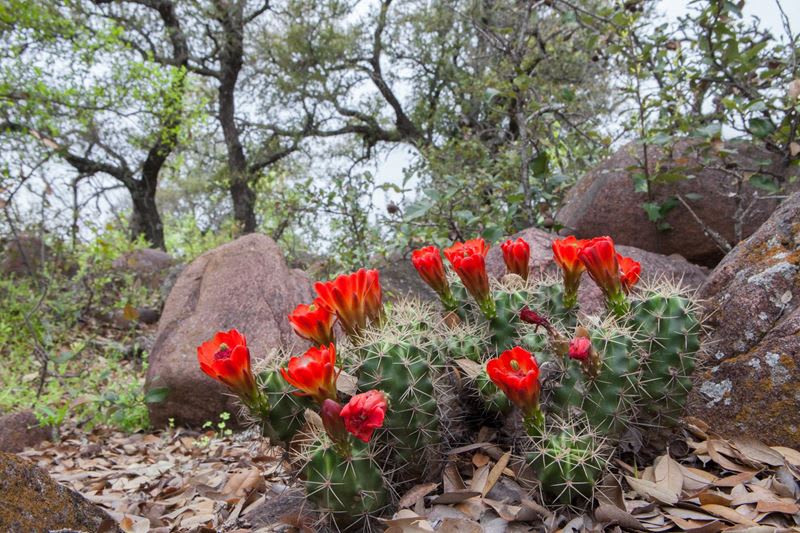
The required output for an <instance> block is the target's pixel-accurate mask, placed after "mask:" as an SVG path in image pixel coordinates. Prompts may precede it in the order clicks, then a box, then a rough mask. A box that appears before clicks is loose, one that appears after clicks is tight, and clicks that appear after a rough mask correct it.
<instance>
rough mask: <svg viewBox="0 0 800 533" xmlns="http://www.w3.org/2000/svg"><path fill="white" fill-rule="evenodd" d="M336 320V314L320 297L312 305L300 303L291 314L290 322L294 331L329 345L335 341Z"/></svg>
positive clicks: (319, 344) (320, 344) (315, 342)
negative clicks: (334, 324) (334, 327)
mask: <svg viewBox="0 0 800 533" xmlns="http://www.w3.org/2000/svg"><path fill="white" fill-rule="evenodd" d="M335 320H336V315H334V314H333V313H332V312H331V310H330V309H328V308H327V307H326V306H325V304H324V303H323V302H322V300H320V299H319V298H317V299H316V300H314V303H312V304H311V305H306V304H300V305H298V306H297V307H295V309H294V311H292V313H291V314H290V315H289V323H290V324H291V325H292V329H294V332H295V333H297V334H298V335H299V336H301V337H302V338H304V339H308V340H310V341H312V342H313V343H314V344H316V345H318V346H327V345H328V344H331V343H333V342H334V341H335V337H334V334H333V322H334V321H335Z"/></svg>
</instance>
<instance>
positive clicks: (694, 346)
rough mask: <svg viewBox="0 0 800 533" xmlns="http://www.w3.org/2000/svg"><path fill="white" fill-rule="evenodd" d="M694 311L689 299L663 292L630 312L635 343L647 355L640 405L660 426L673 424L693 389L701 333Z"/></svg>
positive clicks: (693, 305)
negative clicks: (656, 419) (642, 398)
mask: <svg viewBox="0 0 800 533" xmlns="http://www.w3.org/2000/svg"><path fill="white" fill-rule="evenodd" d="M695 307H696V304H695V303H694V302H693V301H692V300H690V299H689V298H687V297H685V296H682V295H680V294H669V292H668V291H663V293H658V292H654V293H652V294H649V295H645V297H644V298H643V299H641V300H639V301H635V302H634V303H633V306H632V309H631V323H632V325H633V327H634V328H635V331H636V338H637V341H638V342H639V344H640V345H641V346H642V349H643V350H644V352H645V353H646V354H647V355H646V358H645V361H644V365H643V372H642V377H641V381H640V383H641V388H642V394H643V396H644V402H643V405H644V407H645V409H646V410H647V412H648V413H650V414H651V415H655V416H657V417H658V418H659V421H658V423H660V424H661V425H668V424H674V423H675V421H676V420H677V417H678V416H680V413H681V411H682V409H683V405H684V404H685V402H686V398H687V396H688V394H689V390H690V389H691V387H692V380H691V375H692V372H694V368H695V364H696V360H697V357H696V354H697V351H698V350H699V348H700V333H701V327H700V322H699V320H698V318H697V313H696V310H695Z"/></svg>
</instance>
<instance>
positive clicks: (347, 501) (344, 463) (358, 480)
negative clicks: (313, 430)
mask: <svg viewBox="0 0 800 533" xmlns="http://www.w3.org/2000/svg"><path fill="white" fill-rule="evenodd" d="M307 454H308V461H307V463H306V464H305V466H304V467H303V470H302V477H303V479H304V482H305V489H306V494H307V496H308V499H309V500H310V501H312V502H313V503H315V504H316V505H317V507H318V508H319V509H322V510H324V511H325V512H327V513H330V514H331V515H332V518H333V520H334V521H335V522H336V524H337V525H338V526H339V527H347V526H353V527H356V526H357V525H359V522H362V521H363V520H366V518H367V517H368V516H369V515H371V514H373V513H376V512H377V511H379V510H380V509H382V508H383V507H385V506H386V504H387V500H388V498H387V491H386V484H385V482H384V479H383V473H382V472H381V469H380V467H379V466H378V464H377V463H376V462H375V460H374V459H373V458H372V456H371V455H370V450H369V447H368V446H367V445H366V444H363V443H360V442H356V443H354V444H353V446H352V449H351V452H350V455H349V456H346V457H343V455H342V454H340V453H338V452H337V451H336V450H335V449H334V448H333V447H332V446H331V444H330V443H326V442H321V443H316V444H315V445H312V446H311V447H310V448H309V450H307Z"/></svg>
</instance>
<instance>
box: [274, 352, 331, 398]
mask: <svg viewBox="0 0 800 533" xmlns="http://www.w3.org/2000/svg"><path fill="white" fill-rule="evenodd" d="M281 375H282V376H283V379H285V380H286V381H288V382H289V384H290V385H292V386H294V387H297V388H298V389H300V391H301V392H299V393H296V394H298V395H299V396H311V397H312V398H314V400H315V401H317V402H319V403H320V404H321V403H323V402H324V401H325V400H327V399H330V400H335V399H336V378H337V377H338V374H337V372H336V346H334V345H333V344H329V345H328V346H320V347H318V348H317V347H313V348H309V349H308V351H306V353H304V354H303V355H301V356H299V357H292V358H291V359H289V364H287V365H286V368H285V369H284V368H281Z"/></svg>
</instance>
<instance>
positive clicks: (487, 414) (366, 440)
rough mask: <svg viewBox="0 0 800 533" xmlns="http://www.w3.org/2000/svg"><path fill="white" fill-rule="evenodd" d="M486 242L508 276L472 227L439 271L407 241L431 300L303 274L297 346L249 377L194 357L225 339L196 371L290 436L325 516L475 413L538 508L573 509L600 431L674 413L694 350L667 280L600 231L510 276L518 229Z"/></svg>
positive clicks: (685, 311) (434, 454)
mask: <svg viewBox="0 0 800 533" xmlns="http://www.w3.org/2000/svg"><path fill="white" fill-rule="evenodd" d="M502 249H503V255H504V259H505V262H506V265H507V267H508V271H509V273H508V274H506V275H505V276H503V278H502V279H499V280H496V279H491V280H490V279H489V277H488V275H487V273H486V266H485V255H486V252H487V251H488V246H486V245H485V243H484V242H483V241H482V240H481V239H475V240H472V241H467V242H465V243H457V244H456V245H454V246H453V247H451V248H448V249H446V250H444V256H445V257H446V258H447V260H448V262H449V263H450V266H451V268H450V269H449V270H450V271H449V272H448V269H447V268H446V267H445V265H444V262H443V261H442V254H441V253H440V251H439V250H438V249H437V248H435V247H432V246H430V247H426V248H423V249H421V250H417V251H415V252H414V254H413V256H412V262H413V263H414V266H415V267H416V268H417V270H418V272H419V273H420V275H421V276H422V278H423V279H424V280H425V281H426V282H427V283H428V284H429V285H430V286H431V287H432V288H433V289H434V291H436V293H437V294H438V295H439V297H440V301H441V307H436V306H432V305H430V304H423V303H420V302H418V301H414V300H404V301H403V300H401V301H396V302H391V303H387V304H386V305H383V304H382V302H381V294H380V283H379V280H378V273H377V271H365V270H363V269H362V270H360V271H358V272H356V273H354V274H349V275H344V276H340V277H339V278H337V279H335V280H333V281H330V282H327V283H324V284H323V283H318V284H317V286H316V288H317V293H318V295H319V298H317V300H315V302H314V303H313V304H311V305H300V306H298V308H297V309H296V310H295V311H294V312H293V313H292V314H291V315H290V316H289V320H290V322H291V323H292V325H293V327H294V329H295V331H296V332H297V333H298V334H299V335H300V336H302V337H304V338H306V339H308V340H309V341H310V342H311V344H312V345H313V346H312V347H311V348H310V349H309V351H308V352H306V353H305V354H303V355H301V356H295V357H292V358H290V359H289V360H288V362H286V361H282V362H281V365H280V366H279V368H273V369H267V370H264V371H263V372H260V373H259V374H258V379H255V380H248V379H247V378H246V376H245V377H242V378H239V379H238V380H233V379H228V378H226V379H227V381H226V380H225V379H223V377H224V376H223V374H224V372H216V373H215V371H214V368H215V367H213V364H212V363H214V364H220V365H221V363H220V361H222V362H224V361H225V357H227V356H228V354H229V353H230V352H231V350H232V348H231V347H230V346H228V345H226V344H225V343H221V341H220V342H216V344H214V342H215V341H209V343H206V344H204V345H203V346H201V349H202V350H201V349H198V357H199V358H200V360H201V366H202V365H205V366H203V369H204V370H205V371H206V372H207V373H209V375H212V377H216V378H217V379H220V380H222V381H223V382H225V383H226V384H228V386H229V387H231V389H232V390H234V392H236V393H237V394H238V395H239V396H240V397H241V398H242V402H243V404H244V405H245V406H246V407H247V409H248V410H249V412H250V413H251V414H252V416H253V417H254V418H255V419H256V420H257V421H259V423H261V425H262V427H263V434H264V435H265V436H267V437H269V438H270V439H271V440H272V441H273V442H274V443H276V444H283V445H285V446H289V445H290V444H291V443H292V442H293V441H294V442H295V443H297V442H299V443H300V444H298V445H295V446H290V448H291V449H295V448H299V450H300V451H299V452H297V457H298V458H299V459H298V460H299V461H300V462H301V466H300V468H299V472H300V476H301V478H302V479H303V481H304V483H305V487H306V490H307V493H308V497H309V499H310V500H311V501H312V502H313V503H314V504H316V507H317V508H318V509H319V510H320V511H322V512H324V513H326V514H327V515H329V516H331V517H332V519H333V520H334V521H335V522H336V524H337V525H338V527H340V528H341V527H359V526H356V524H363V520H368V519H369V517H370V516H374V515H377V514H380V513H382V512H386V511H387V510H388V509H391V504H392V502H393V500H394V498H395V494H396V491H397V490H398V488H402V487H403V486H404V484H407V485H405V486H408V485H410V484H413V483H419V482H421V481H424V480H425V479H426V478H427V479H430V478H431V477H432V476H436V473H437V472H438V469H437V467H438V466H439V465H441V463H442V459H443V457H444V455H443V452H445V451H446V450H447V448H448V447H449V446H455V445H461V444H464V443H465V440H467V439H468V436H469V435H470V428H473V429H474V428H476V427H478V426H479V425H483V424H494V425H495V427H497V428H498V429H499V430H500V434H501V436H502V438H504V439H505V444H507V445H509V446H511V447H513V448H514V450H515V452H516V456H517V457H519V458H520V459H521V461H522V462H523V463H524V464H522V465H520V468H521V469H522V470H521V471H529V472H530V471H532V472H533V473H534V475H533V476H532V478H533V481H534V484H535V485H536V486H538V490H539V493H540V494H541V497H542V499H543V503H545V504H558V505H573V506H574V505H583V504H585V503H586V502H589V501H591V499H592V496H593V491H594V488H595V487H596V485H597V483H598V481H599V480H600V479H602V477H603V475H604V473H605V471H606V469H607V466H608V463H609V460H610V458H611V456H612V454H613V453H614V450H615V446H616V445H617V444H619V443H620V442H624V441H625V440H626V439H629V438H633V437H637V438H638V437H640V436H641V435H644V434H647V433H648V432H649V431H650V430H651V429H653V428H654V427H655V428H664V427H668V426H669V425H670V424H673V423H674V422H675V421H676V419H677V417H678V416H679V415H680V412H681V409H682V407H683V403H684V402H685V399H686V395H687V393H688V390H689V387H690V385H691V380H690V375H691V373H692V371H693V369H694V365H695V360H696V354H697V351H698V349H699V335H700V331H701V324H700V322H699V318H698V313H697V305H696V303H695V302H694V301H693V300H692V298H691V296H690V295H688V294H687V293H686V292H685V291H683V290H681V289H680V288H679V287H677V286H674V285H672V284H669V283H661V284H653V285H649V286H645V287H636V285H637V282H638V280H639V271H640V267H639V264H638V263H636V262H635V261H633V260H631V259H629V258H625V257H622V256H620V255H619V254H617V253H616V251H615V250H614V246H613V242H612V241H611V239H609V238H607V237H604V238H598V239H593V240H591V241H579V240H576V239H574V238H567V239H563V240H560V241H555V242H554V243H553V251H554V258H555V261H556V263H557V264H558V266H559V267H560V269H561V272H562V276H561V278H560V279H556V278H553V277H544V278H542V279H536V280H535V279H528V262H529V248H528V245H527V243H525V241H523V240H522V239H517V240H516V241H508V242H507V243H505V244H503V246H502ZM584 272H587V273H588V275H589V276H591V278H592V279H593V280H594V281H595V282H596V283H597V284H598V285H599V286H600V288H601V289H602V291H603V293H604V295H605V298H606V302H607V306H606V311H605V312H603V313H600V314H599V315H597V316H589V315H587V314H586V313H583V312H581V310H580V308H579V306H578V301H577V289H578V285H579V283H580V280H581V276H582V274H583V273H584ZM337 321H338V323H339V324H341V326H342V329H343V330H344V333H345V335H342V334H341V332H340V333H339V334H337V333H336V328H335V323H336V322H337ZM215 340H216V341H218V339H216V338H215ZM242 343H244V338H243V337H242ZM207 345H208V346H207ZM235 349H236V350H238V349H239V348H238V347H236V348H235ZM201 352H202V353H201ZM237 353H238V352H237ZM204 361H205V363H204ZM220 368H221V367H220ZM247 372H249V360H248V363H247V369H246V371H245V370H241V369H240V371H239V374H246V373H247ZM340 372H344V373H345V374H346V375H347V376H349V378H350V379H348V380H347V381H348V382H349V386H344V385H343V382H344V381H345V380H343V379H341V376H340ZM337 379H338V381H337ZM251 381H252V382H254V383H255V385H253V384H251ZM337 385H338V387H337ZM315 411H316V412H318V413H319V415H320V416H319V417H316V418H315V416H316V415H314V416H312V415H313V413H314V412H315ZM320 419H321V423H320V422H319V421H320ZM526 465H527V468H525V466H526Z"/></svg>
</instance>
